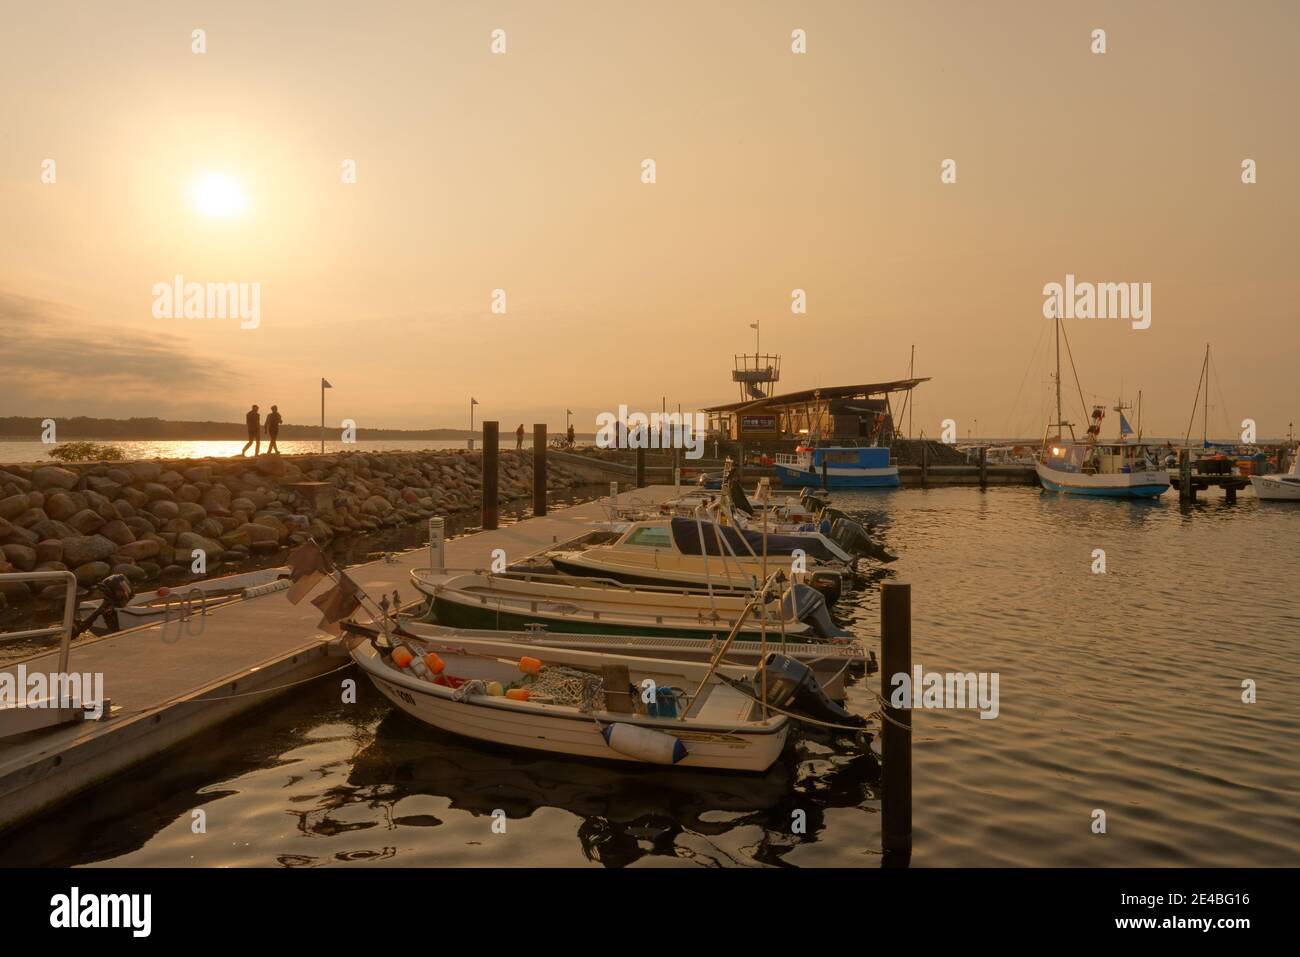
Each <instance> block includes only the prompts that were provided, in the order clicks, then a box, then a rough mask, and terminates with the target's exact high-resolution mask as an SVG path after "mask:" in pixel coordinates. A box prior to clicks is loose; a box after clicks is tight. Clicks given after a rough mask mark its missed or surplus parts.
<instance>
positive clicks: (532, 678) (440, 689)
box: [344, 622, 861, 772]
mask: <svg viewBox="0 0 1300 957" xmlns="http://www.w3.org/2000/svg"><path fill="white" fill-rule="evenodd" d="M344 627H345V629H346V630H347V631H348V632H350V633H352V634H353V635H356V636H359V637H363V638H364V639H366V640H362V641H361V642H360V643H358V644H356V645H355V646H354V647H353V648H352V649H351V655H352V659H353V660H354V661H355V662H356V663H357V665H358V667H360V668H361V670H362V671H364V672H365V673H366V675H367V677H369V678H370V680H371V681H372V682H373V683H374V685H375V687H376V688H378V689H379V691H380V693H381V694H383V695H384V697H386V698H387V699H388V700H389V701H391V702H392V703H393V704H394V705H396V706H397V707H398V708H400V709H401V710H402V711H404V712H406V713H407V714H408V715H410V716H411V717H413V718H415V719H416V720H417V721H421V722H423V723H425V724H428V725H431V726H433V727H435V728H439V729H440V730H443V731H448V732H451V733H454V734H459V735H463V736H465V737H469V738H475V739H477V740H480V741H488V742H491V743H493V744H500V745H508V746H512V747H518V748H526V749H529V750H533V751H549V752H555V753H560V754H567V755H572V756H574V757H582V758H597V759H601V760H609V761H620V762H631V763H638V764H662V765H675V766H678V767H685V768H711V769H718V770H731V771H750V772H762V771H766V770H767V769H768V768H770V767H771V766H772V764H773V763H774V762H775V761H776V759H777V758H778V757H779V756H780V754H781V751H782V750H783V749H784V748H785V743H786V738H787V737H788V736H789V733H790V727H791V719H790V717H789V716H788V715H786V714H781V713H776V712H775V711H772V710H768V711H767V712H766V713H765V709H764V707H763V703H762V701H761V700H760V698H759V692H755V691H754V690H753V689H754V688H756V687H758V688H761V687H762V685H763V682H762V680H761V677H756V676H755V674H754V672H753V671H752V670H749V669H741V668H735V667H731V666H727V665H717V666H714V665H712V664H704V663H692V662H683V661H665V660H659V659H655V658H639V657H632V656H624V655H610V654H605V653H596V652H589V651H580V650H575V649H571V648H555V647H550V646H546V645H536V644H519V643H516V642H512V641H509V640H502V639H500V638H483V637H478V636H473V635H467V634H465V633H457V632H453V633H450V634H447V635H445V636H440V637H438V638H433V637H420V636H416V635H414V634H412V633H410V632H409V631H406V630H405V629H400V628H399V629H395V630H393V631H392V633H390V634H385V633H383V632H382V631H381V630H380V629H377V628H372V629H368V630H367V629H366V628H365V626H359V625H356V624H354V623H351V622H348V623H345V625H344ZM728 679H730V680H728ZM756 681H757V684H755V682H756ZM776 684H777V682H776V680H775V679H774V680H773V681H771V682H768V685H769V692H770V691H771V690H772V686H774V685H776ZM776 690H777V691H778V692H779V691H780V690H782V689H781V688H777V689H776ZM769 697H771V694H770V693H769ZM647 698H648V699H649V700H648V701H647V700H646V699H647ZM778 707H780V706H778ZM782 710H789V709H785V708H782ZM858 720H859V721H860V720H861V719H858Z"/></svg>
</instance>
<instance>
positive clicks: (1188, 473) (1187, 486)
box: [1178, 449, 1196, 502]
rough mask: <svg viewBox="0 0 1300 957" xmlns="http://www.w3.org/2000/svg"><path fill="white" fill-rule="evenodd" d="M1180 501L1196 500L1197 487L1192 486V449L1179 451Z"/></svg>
mask: <svg viewBox="0 0 1300 957" xmlns="http://www.w3.org/2000/svg"><path fill="white" fill-rule="evenodd" d="M1178 501H1180V502H1194V501H1196V489H1195V488H1193V487H1192V450H1191V449H1183V450H1182V451H1181V452H1179V453H1178Z"/></svg>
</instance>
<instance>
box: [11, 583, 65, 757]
mask: <svg viewBox="0 0 1300 957" xmlns="http://www.w3.org/2000/svg"><path fill="white" fill-rule="evenodd" d="M33 581H35V582H43V581H48V582H60V581H61V582H63V583H64V584H65V585H66V591H65V592H64V597H63V621H62V623H61V624H58V625H51V626H48V627H45V628H28V629H26V630H23V631H9V632H0V641H20V640H22V639H26V638H48V637H50V636H51V635H61V636H62V639H61V641H60V643H59V668H58V672H57V674H59V675H67V674H68V659H69V657H70V656H71V654H72V629H73V622H74V619H75V615H76V609H77V577H76V576H75V575H74V574H72V572H66V571H42V572H5V573H4V574H2V575H0V584H8V583H10V582H16V583H26V582H33ZM51 686H53V682H52V683H51ZM26 694H27V691H26V689H25V688H22V687H17V693H16V696H15V700H13V701H5V702H3V703H2V704H0V738H5V737H9V736H11V735H16V734H26V733H27V732H29V731H37V730H41V729H43V728H51V727H56V726H58V725H62V724H68V723H70V722H73V721H81V720H83V719H84V718H85V717H86V709H85V706H84V704H83V702H82V701H80V700H73V699H68V700H65V701H60V700H59V699H56V698H54V697H53V693H52V692H51V697H49V698H43V699H35V698H32V699H29V698H27V697H26Z"/></svg>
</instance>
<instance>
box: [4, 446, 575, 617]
mask: <svg viewBox="0 0 1300 957" xmlns="http://www.w3.org/2000/svg"><path fill="white" fill-rule="evenodd" d="M499 474H500V498H501V501H503V502H507V501H510V500H512V499H519V498H527V497H531V495H532V482H533V466H532V454H531V453H530V452H515V451H502V452H501V453H500V473H499ZM547 477H548V484H549V487H550V488H552V489H556V488H572V487H574V486H577V485H580V484H582V482H583V480H582V479H581V478H580V476H579V475H578V474H577V473H575V472H574V471H573V470H572V469H570V468H568V467H567V466H565V465H564V464H563V463H558V462H548V469H547ZM481 487H482V454H481V453H480V452H464V451H458V450H446V451H428V452H343V453H333V454H325V455H286V456H278V455H263V456H260V457H259V458H257V459H256V460H254V459H248V458H229V459H217V458H208V459H177V460H162V459H154V460H152V461H138V462H95V463H77V464H68V465H43V464H32V465H4V466H0V550H2V551H0V572H8V571H33V570H65V569H66V570H70V571H72V572H74V573H75V574H76V576H77V580H78V582H79V583H80V584H81V585H82V586H83V587H89V586H91V585H93V584H94V583H96V582H97V581H99V580H100V579H102V578H104V577H105V576H107V575H109V574H113V573H121V574H124V575H126V576H127V577H128V578H129V579H131V581H132V584H133V586H135V587H137V590H138V589H139V586H140V585H141V584H142V583H146V582H153V581H157V582H158V583H161V584H166V583H168V582H171V581H180V580H182V579H185V578H189V577H191V575H192V572H191V566H192V562H193V558H192V555H193V550H194V549H196V548H197V549H202V550H203V552H204V557H205V561H206V564H207V572H208V574H215V573H218V572H220V573H229V572H234V571H238V570H239V566H240V565H241V563H244V562H246V561H248V560H249V559H250V558H251V557H252V556H253V555H254V554H255V553H256V554H258V555H259V556H260V555H265V554H270V553H274V552H277V551H281V550H284V549H287V548H289V547H290V546H292V545H295V544H298V543H300V542H302V541H304V540H305V539H306V537H307V535H309V534H310V535H311V536H313V537H315V538H316V540H317V541H319V542H321V543H325V542H328V541H330V540H331V539H332V538H334V537H335V536H336V535H340V534H347V533H353V532H367V531H373V530H376V529H379V528H383V527H387V526H394V525H400V524H403V523H408V522H417V521H421V520H423V519H427V518H428V517H429V516H431V515H452V514H455V513H457V512H463V511H469V510H473V509H477V508H478V507H479V505H480V503H481ZM150 587H156V586H150ZM62 588H63V586H61V585H55V586H36V585H31V584H23V583H20V584H9V585H0V603H3V602H5V601H6V600H7V601H8V602H9V603H13V602H15V601H22V600H24V599H27V598H29V597H31V596H32V595H33V594H40V593H41V591H43V590H47V589H48V590H49V593H50V595H51V596H52V595H53V592H54V591H58V592H59V593H60V594H61V593H62Z"/></svg>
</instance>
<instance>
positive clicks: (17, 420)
mask: <svg viewBox="0 0 1300 957" xmlns="http://www.w3.org/2000/svg"><path fill="white" fill-rule="evenodd" d="M53 418H54V422H55V425H56V428H57V431H58V440H59V441H60V442H63V441H72V440H76V441H80V440H84V439H101V440H103V439H107V440H114V439H117V440H122V441H131V442H146V441H150V440H171V441H182V442H183V441H195V442H197V441H202V440H211V441H221V440H225V441H231V440H235V439H238V440H240V441H242V440H244V439H246V438H248V431H247V429H246V428H245V426H244V423H243V422H206V421H205V422H188V421H171V420H168V419H153V418H132V419H95V418H90V417H88V416H73V417H70V418H59V417H57V416H55V417H53ZM44 421H45V420H44V419H43V418H39V417H37V416H5V417H0V441H8V442H39V441H40V435H41V430H42V427H41V423H42V422H44ZM263 423H265V417H264V418H263ZM524 430H525V432H526V433H527V436H528V438H529V439H531V438H532V435H533V429H532V423H525V424H524ZM338 431H339V427H338V426H335V425H330V426H327V427H326V429H325V432H326V435H333V434H335V433H337V432H338ZM320 432H321V429H320V426H319V425H290V424H289V423H287V422H286V423H284V424H282V425H281V426H280V433H279V434H280V438H282V439H318V438H320ZM513 434H514V429H511V428H507V427H506V426H505V425H504V424H503V425H502V426H501V436H502V441H504V440H505V438H506V437H507V435H513ZM551 434H552V435H559V434H560V433H559V432H552V433H551ZM356 437H357V438H358V439H405V440H419V439H439V440H443V441H446V440H449V439H470V438H474V439H481V438H482V437H483V432H482V431H481V430H479V429H475V430H474V431H472V432H471V431H470V430H469V429H376V428H358V429H357V432H356ZM577 437H578V438H580V439H592V438H594V434H582V433H578V435H577Z"/></svg>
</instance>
